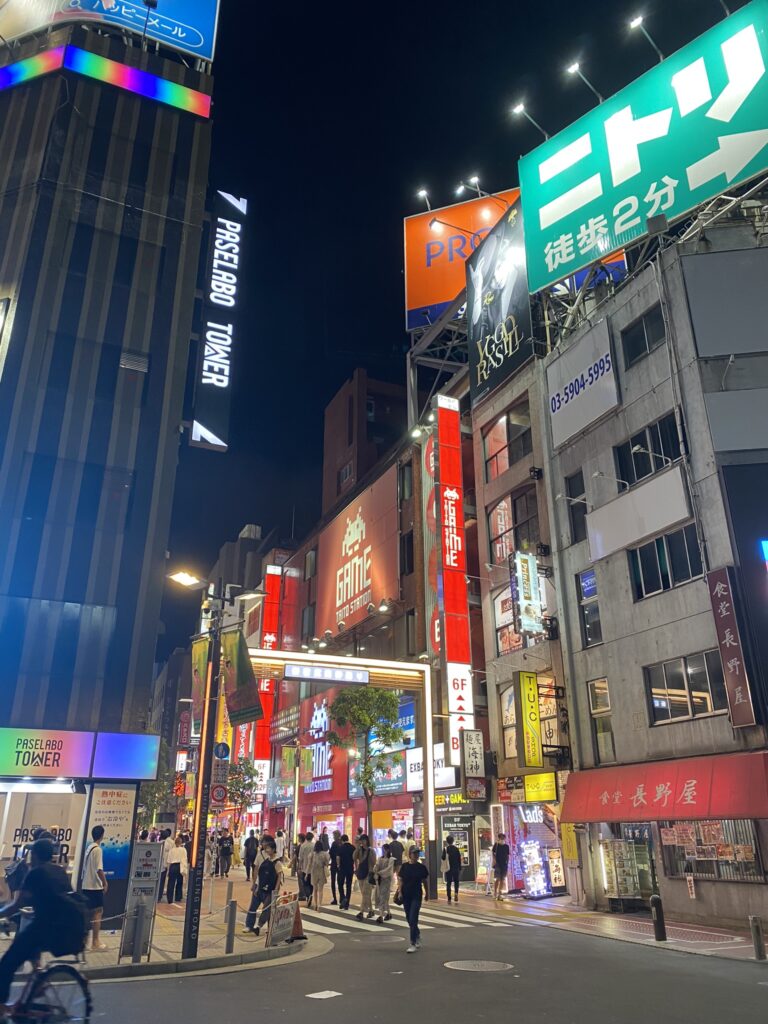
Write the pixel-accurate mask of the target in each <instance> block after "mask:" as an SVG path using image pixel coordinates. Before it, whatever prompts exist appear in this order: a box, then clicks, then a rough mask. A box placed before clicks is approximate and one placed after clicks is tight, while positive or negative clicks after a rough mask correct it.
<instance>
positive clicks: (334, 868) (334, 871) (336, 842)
mask: <svg viewBox="0 0 768 1024" xmlns="http://www.w3.org/2000/svg"><path fill="white" fill-rule="evenodd" d="M328 852H329V853H330V855H331V896H332V897H333V898H332V899H331V906H332V907H335V906H336V905H337V903H338V900H337V899H336V878H337V876H338V874H339V865H338V861H337V858H338V856H339V853H340V852H341V832H339V830H338V829H336V830H335V831H334V833H333V842H332V843H331V847H330V849H329V851H328Z"/></svg>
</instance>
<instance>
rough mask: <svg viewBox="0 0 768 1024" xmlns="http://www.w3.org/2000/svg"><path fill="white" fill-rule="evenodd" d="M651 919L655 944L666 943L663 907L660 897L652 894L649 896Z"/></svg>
mask: <svg viewBox="0 0 768 1024" xmlns="http://www.w3.org/2000/svg"><path fill="white" fill-rule="evenodd" d="M651 917H652V918H653V937H654V939H656V941H657V942H666V941H667V926H666V925H665V923H664V907H663V905H662V902H661V896H659V894H658V893H656V892H655V893H654V894H653V896H651Z"/></svg>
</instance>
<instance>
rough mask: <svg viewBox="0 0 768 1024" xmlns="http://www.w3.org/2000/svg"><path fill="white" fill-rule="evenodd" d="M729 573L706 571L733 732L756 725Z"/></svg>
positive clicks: (729, 570)
mask: <svg viewBox="0 0 768 1024" xmlns="http://www.w3.org/2000/svg"><path fill="white" fill-rule="evenodd" d="M731 573H732V570H731V569H729V568H728V567H725V568H723V569H714V570H713V571H712V572H708V573H707V587H708V588H709V601H710V604H711V605H712V615H713V616H714V619H715V629H716V630H717V645H718V647H719V648H720V660H721V661H722V663H723V678H724V679H725V692H726V694H727V695H728V708H729V711H730V714H731V725H732V726H733V727H734V729H743V728H744V727H745V726H749V725H754V724H755V709H754V707H753V705H752V692H751V690H750V688H749V678H748V676H747V667H746V665H745V664H744V651H743V649H742V645H741V635H740V633H739V624H738V622H737V620H736V598H735V594H734V592H733V579H732V575H731Z"/></svg>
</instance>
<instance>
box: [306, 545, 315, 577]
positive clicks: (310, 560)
mask: <svg viewBox="0 0 768 1024" xmlns="http://www.w3.org/2000/svg"><path fill="white" fill-rule="evenodd" d="M316 572H317V548H310V550H309V551H308V552H307V553H306V555H304V579H305V580H311V579H312V577H313V576H314V575H315V573H316Z"/></svg>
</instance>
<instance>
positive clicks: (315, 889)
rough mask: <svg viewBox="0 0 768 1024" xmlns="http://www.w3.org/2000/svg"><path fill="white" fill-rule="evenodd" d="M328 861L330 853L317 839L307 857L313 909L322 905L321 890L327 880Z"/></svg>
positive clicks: (323, 888)
mask: <svg viewBox="0 0 768 1024" xmlns="http://www.w3.org/2000/svg"><path fill="white" fill-rule="evenodd" d="M330 863H331V855H330V854H329V853H328V851H327V850H324V849H323V844H322V843H321V842H320V841H319V840H318V841H317V842H316V843H315V848H314V850H313V851H312V854H311V856H310V858H309V871H308V874H309V877H310V880H311V882H312V895H313V897H314V905H315V910H320V908H321V907H322V905H323V892H324V890H325V886H326V884H327V882H328V865H329V864H330Z"/></svg>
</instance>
